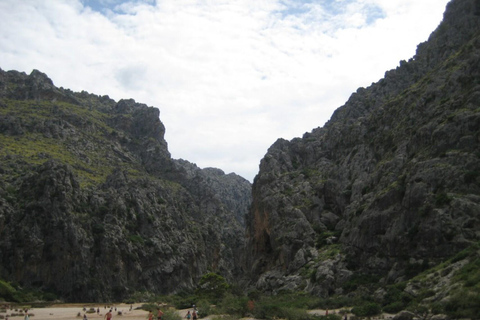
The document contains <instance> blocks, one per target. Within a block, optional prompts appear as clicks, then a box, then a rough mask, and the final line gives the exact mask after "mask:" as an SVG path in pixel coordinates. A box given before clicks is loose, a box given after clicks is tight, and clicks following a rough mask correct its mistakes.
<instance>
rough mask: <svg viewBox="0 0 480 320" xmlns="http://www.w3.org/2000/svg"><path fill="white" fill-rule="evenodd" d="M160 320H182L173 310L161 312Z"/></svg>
mask: <svg viewBox="0 0 480 320" xmlns="http://www.w3.org/2000/svg"><path fill="white" fill-rule="evenodd" d="M162 320H182V317H181V316H180V314H179V313H178V312H177V311H175V310H173V309H167V310H164V311H163V316H162Z"/></svg>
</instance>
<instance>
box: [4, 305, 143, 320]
mask: <svg viewBox="0 0 480 320" xmlns="http://www.w3.org/2000/svg"><path fill="white" fill-rule="evenodd" d="M140 306H141V304H134V305H133V306H132V310H130V305H129V304H128V305H127V304H118V305H114V306H107V308H105V307H106V306H105V305H99V304H68V305H67V304H61V305H52V306H49V307H47V308H31V309H29V310H28V313H29V314H31V315H33V316H31V317H30V320H47V319H48V320H63V319H65V320H67V319H69V320H82V319H83V315H84V314H86V315H87V318H88V320H101V319H104V317H105V314H106V313H107V312H108V310H110V309H109V308H108V307H111V308H112V310H113V311H112V314H113V319H116V320H119V319H125V320H127V319H128V320H145V319H146V318H147V316H148V312H147V311H145V310H136V308H137V307H140ZM84 307H85V309H86V310H89V309H90V308H95V310H97V308H99V309H100V313H99V314H97V313H86V312H85V311H84V310H83V308H84ZM115 308H117V311H115ZM118 312H121V313H122V315H119V314H118ZM16 313H18V312H16V311H15V310H10V309H7V312H6V313H0V315H3V316H7V315H8V316H9V319H12V320H15V319H17V320H20V319H23V317H24V316H23V315H18V316H12V314H16ZM79 314H80V316H78V315H79Z"/></svg>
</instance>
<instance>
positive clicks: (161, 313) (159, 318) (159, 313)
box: [157, 308, 163, 320]
mask: <svg viewBox="0 0 480 320" xmlns="http://www.w3.org/2000/svg"><path fill="white" fill-rule="evenodd" d="M157 310H158V312H157V320H162V317H163V312H162V310H160V308H158V309H157Z"/></svg>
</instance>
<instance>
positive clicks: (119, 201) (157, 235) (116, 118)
mask: <svg viewBox="0 0 480 320" xmlns="http://www.w3.org/2000/svg"><path fill="white" fill-rule="evenodd" d="M164 133H165V128H164V126H163V124H162V123H161V121H160V119H159V110H158V109H156V108H153V107H148V106H146V105H143V104H139V103H136V102H135V101H133V100H121V101H118V102H116V101H114V100H112V99H110V98H109V97H108V96H97V95H93V94H89V93H86V92H81V93H75V92H72V91H70V90H67V89H63V88H57V87H55V86H54V84H53V83H52V81H51V80H50V79H49V78H48V77H47V76H46V75H45V74H43V73H41V72H39V71H36V70H35V71H33V72H32V73H31V74H30V75H26V74H24V73H19V72H16V71H8V72H5V71H3V70H0V181H1V183H0V278H2V279H4V280H7V281H12V282H14V283H17V284H19V285H21V286H22V287H27V288H28V287H32V288H38V289H42V290H44V291H46V292H52V293H54V294H56V295H57V296H58V297H61V298H64V299H65V300H67V301H83V302H86V301H109V300H110V301H111V300H115V301H119V300H121V299H123V298H125V297H128V296H129V295H131V294H134V293H135V292H142V291H149V292H152V293H161V294H167V293H173V292H179V291H182V290H189V289H192V288H195V285H196V282H197V280H198V279H199V277H201V276H202V275H203V274H205V273H206V272H210V271H215V272H218V273H220V274H221V275H223V276H225V277H226V278H227V279H232V277H234V276H236V275H237V274H238V272H239V271H240V270H239V267H238V266H239V265H240V263H239V259H240V257H241V254H242V248H243V244H244V241H243V236H244V231H243V230H244V225H243V223H244V215H245V213H246V211H247V210H248V206H249V204H250V201H251V184H250V183H249V182H248V181H247V180H245V179H243V178H241V177H239V176H237V175H235V174H228V175H225V174H224V173H223V172H222V171H220V170H216V169H211V168H210V169H199V168H197V167H196V166H195V165H194V164H191V163H188V162H187V161H184V160H174V159H172V158H171V156H170V154H169V152H168V147H167V142H166V141H165V139H164Z"/></svg>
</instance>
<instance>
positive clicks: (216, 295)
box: [195, 272, 230, 303]
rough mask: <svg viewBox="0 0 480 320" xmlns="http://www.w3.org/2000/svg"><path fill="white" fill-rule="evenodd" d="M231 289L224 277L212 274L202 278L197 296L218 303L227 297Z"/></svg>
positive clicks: (196, 291)
mask: <svg viewBox="0 0 480 320" xmlns="http://www.w3.org/2000/svg"><path fill="white" fill-rule="evenodd" d="M229 287H230V286H229V285H228V283H227V281H226V280H225V278H224V277H222V276H221V275H219V274H216V273H214V272H210V273H207V274H205V275H203V276H202V278H201V279H200V281H199V283H198V288H197V290H195V294H196V295H197V296H198V297H200V298H202V299H206V300H209V301H211V302H213V303H218V302H219V301H220V300H221V299H222V298H223V297H224V296H225V293H226V292H227V290H228V289H229Z"/></svg>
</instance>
